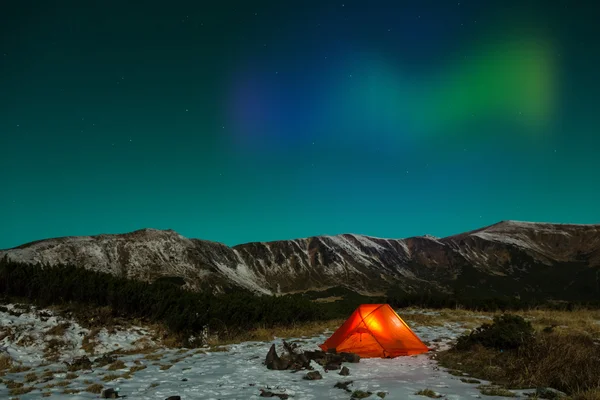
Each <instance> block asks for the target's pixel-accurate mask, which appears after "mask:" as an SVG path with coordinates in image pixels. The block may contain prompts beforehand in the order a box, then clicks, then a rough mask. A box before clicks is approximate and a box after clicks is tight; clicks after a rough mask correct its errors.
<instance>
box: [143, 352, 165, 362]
mask: <svg viewBox="0 0 600 400" xmlns="http://www.w3.org/2000/svg"><path fill="white" fill-rule="evenodd" d="M161 358H163V355H162V354H160V353H153V354H148V355H146V356H145V357H144V359H145V360H149V361H158V360H160V359H161Z"/></svg>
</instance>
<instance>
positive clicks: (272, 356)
mask: <svg viewBox="0 0 600 400" xmlns="http://www.w3.org/2000/svg"><path fill="white" fill-rule="evenodd" d="M265 364H266V366H267V368H268V369H275V370H283V369H287V368H288V366H289V361H287V360H283V359H281V358H279V356H278V355H277V351H276V350H275V345H274V344H272V345H271V348H270V349H269V352H268V353H267V357H266V358H265Z"/></svg>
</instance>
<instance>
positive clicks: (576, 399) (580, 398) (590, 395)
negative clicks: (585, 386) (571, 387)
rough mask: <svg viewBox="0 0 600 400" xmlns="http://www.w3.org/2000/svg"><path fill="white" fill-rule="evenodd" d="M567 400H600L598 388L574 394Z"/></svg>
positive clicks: (599, 389)
mask: <svg viewBox="0 0 600 400" xmlns="http://www.w3.org/2000/svg"><path fill="white" fill-rule="evenodd" d="M568 400H600V388H597V389H591V390H587V391H585V392H578V393H575V394H574V395H572V396H570V397H569V399H568Z"/></svg>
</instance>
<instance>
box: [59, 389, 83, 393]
mask: <svg viewBox="0 0 600 400" xmlns="http://www.w3.org/2000/svg"><path fill="white" fill-rule="evenodd" d="M79 392H81V390H77V389H65V390H63V393H64V394H77V393H79Z"/></svg>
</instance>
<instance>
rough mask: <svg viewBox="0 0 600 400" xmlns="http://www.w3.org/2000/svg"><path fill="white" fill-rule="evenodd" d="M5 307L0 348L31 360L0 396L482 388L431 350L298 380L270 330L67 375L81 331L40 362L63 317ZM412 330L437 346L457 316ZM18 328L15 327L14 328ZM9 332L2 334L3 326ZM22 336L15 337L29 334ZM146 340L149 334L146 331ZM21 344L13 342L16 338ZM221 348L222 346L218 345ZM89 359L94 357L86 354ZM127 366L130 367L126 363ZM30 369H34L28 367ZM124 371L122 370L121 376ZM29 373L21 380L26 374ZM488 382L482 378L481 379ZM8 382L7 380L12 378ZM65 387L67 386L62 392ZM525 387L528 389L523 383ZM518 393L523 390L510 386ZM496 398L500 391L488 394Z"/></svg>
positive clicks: (127, 336)
mask: <svg viewBox="0 0 600 400" xmlns="http://www.w3.org/2000/svg"><path fill="white" fill-rule="evenodd" d="M11 310H13V311H14V306H10V307H9V310H8V311H7V310H4V311H2V310H0V323H1V326H0V339H1V340H0V346H2V347H0V353H2V350H3V349H4V351H5V352H6V353H8V355H9V356H10V357H11V358H12V359H13V360H14V364H15V365H23V366H25V367H31V369H28V370H26V371H22V372H13V373H7V374H6V375H5V376H3V377H1V378H0V379H2V382H3V383H1V384H0V399H10V398H11V395H10V393H9V389H8V387H7V385H11V381H12V382H21V383H24V386H23V387H25V388H27V387H31V388H33V390H32V391H30V392H28V393H24V394H19V395H18V396H14V397H15V398H16V397H18V398H19V399H20V400H30V399H39V398H40V397H41V396H42V393H49V394H50V395H46V396H49V397H50V398H53V399H63V398H65V399H66V398H69V399H74V400H77V399H94V398H98V397H99V395H98V394H96V393H90V392H86V388H89V387H90V385H93V384H100V385H102V387H103V388H114V389H118V392H119V394H120V395H122V396H127V397H128V398H130V399H139V400H150V399H152V400H155V399H165V398H167V397H169V396H174V395H178V396H181V398H182V399H183V400H187V399H258V398H260V393H261V390H269V391H271V392H274V393H285V394H287V395H289V398H290V399H344V400H348V399H350V396H351V393H349V392H347V391H344V390H342V389H338V388H334V385H335V384H336V383H337V382H346V381H350V380H351V381H353V382H352V384H351V385H349V386H348V388H349V389H351V390H352V391H354V390H363V391H368V392H373V394H372V395H371V396H370V397H368V398H369V399H379V398H380V397H377V393H380V392H384V393H385V394H386V396H385V398H386V399H421V400H423V399H426V397H423V396H419V395H416V394H415V392H417V391H419V390H422V389H431V390H433V391H435V392H437V393H439V394H441V395H443V396H445V398H447V399H472V398H480V397H487V396H482V395H481V393H480V392H479V390H478V389H477V386H479V384H469V383H465V382H462V381H461V380H460V377H457V376H454V375H451V374H449V373H448V372H447V371H446V370H445V369H444V368H441V367H439V366H438V365H437V362H436V361H435V360H434V359H432V358H431V355H432V354H434V353H435V351H433V352H431V353H429V354H422V355H418V356H411V357H398V358H395V359H362V360H361V361H360V362H359V363H356V364H345V365H346V366H347V367H348V368H349V369H350V375H349V376H347V377H344V376H340V375H339V374H338V372H337V371H329V372H325V371H323V369H322V368H321V367H320V366H318V365H317V364H314V365H315V370H317V371H320V372H321V375H322V376H323V379H321V380H313V381H310V380H304V379H303V377H304V375H305V372H304V371H299V372H296V373H293V372H290V371H273V370H268V369H267V368H266V367H265V366H264V365H263V360H264V358H265V355H266V354H267V351H268V350H269V347H270V346H271V344H272V343H275V344H276V345H277V346H280V345H281V344H282V341H281V340H280V339H277V338H275V339H274V340H273V341H272V342H246V343H240V344H234V345H229V346H226V347H224V348H217V349H210V348H203V349H192V350H190V349H159V350H157V351H155V352H151V353H147V352H146V353H144V352H142V353H139V354H131V355H124V356H119V360H121V361H123V363H124V366H122V368H120V369H116V370H109V368H110V367H109V366H108V365H107V366H104V367H95V366H94V367H93V369H92V370H87V371H85V370H84V371H76V372H74V373H72V374H69V375H68V376H67V371H66V369H65V364H64V363H62V361H64V360H70V359H71V358H72V357H74V356H79V355H82V354H84V353H85V351H84V350H83V349H81V345H82V340H83V339H82V338H83V337H85V336H86V334H88V333H89V332H88V331H87V330H86V329H84V328H82V327H81V326H79V325H78V324H76V323H74V322H72V321H70V322H69V323H70V325H69V328H68V329H66V330H65V332H64V334H63V336H62V338H61V340H64V341H65V342H67V343H69V345H67V346H65V351H64V352H61V354H62V356H61V358H60V359H59V361H57V362H54V363H47V362H44V360H43V357H44V341H45V342H48V340H49V337H48V336H46V332H47V331H48V330H49V329H51V328H52V327H54V326H57V325H59V324H60V323H64V322H65V321H64V320H61V319H60V318H59V317H57V316H55V315H51V314H50V313H46V312H42V313H41V315H42V317H40V312H39V311H36V310H32V311H31V312H28V313H24V314H22V315H20V316H14V315H11V313H10V311H11ZM413 330H414V331H415V333H416V334H417V335H418V336H419V337H420V338H421V339H422V340H423V341H425V342H427V343H428V344H429V345H430V346H431V347H434V348H436V349H442V348H445V347H447V346H448V343H449V342H450V341H451V340H452V339H453V338H456V336H457V335H459V334H461V333H462V332H463V331H464V327H463V326H461V325H460V324H446V325H444V326H433V327H427V326H414V327H413ZM15 331H16V332H18V333H17V334H15V333H14V332H15ZM3 332H4V333H6V332H12V334H11V335H8V336H6V337H3V336H4V333H3ZM330 334H331V332H324V333H323V334H322V335H320V336H316V337H303V338H298V339H289V340H288V341H290V342H292V341H294V340H295V341H297V342H298V343H299V344H300V347H301V348H302V349H304V350H311V349H317V345H318V344H319V343H322V342H323V341H325V339H327V337H328V336H329V335H330ZM27 335H29V336H31V338H29V339H28V340H24V339H23V338H26V337H29V336H27ZM150 337H151V332H150V331H148V330H145V329H143V328H140V327H137V328H133V329H129V330H128V331H127V332H124V331H120V332H119V331H117V333H115V334H108V332H103V333H102V334H100V335H98V337H97V338H96V341H97V345H96V351H97V354H102V353H103V352H108V351H110V350H114V349H116V348H123V349H128V348H129V349H131V348H132V347H135V345H133V343H135V342H138V343H139V340H140V339H143V338H150ZM148 340H150V339H148ZM19 343H20V344H26V345H20V344H19ZM223 350H225V351H223ZM90 359H92V360H94V359H95V357H92V356H90ZM132 367H133V368H134V372H131V368H132ZM33 373H35V375H36V376H35V377H34V376H33V375H32V374H33ZM124 375H125V376H124ZM26 381H29V382H26ZM486 383H488V382H485V381H482V382H481V384H486ZM12 385H14V383H13V384H12ZM65 390H67V391H69V392H70V393H69V394H67V393H65ZM529 392H532V391H529ZM515 393H516V394H517V395H519V397H521V398H525V396H524V394H523V391H515ZM494 398H495V399H503V397H494Z"/></svg>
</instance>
